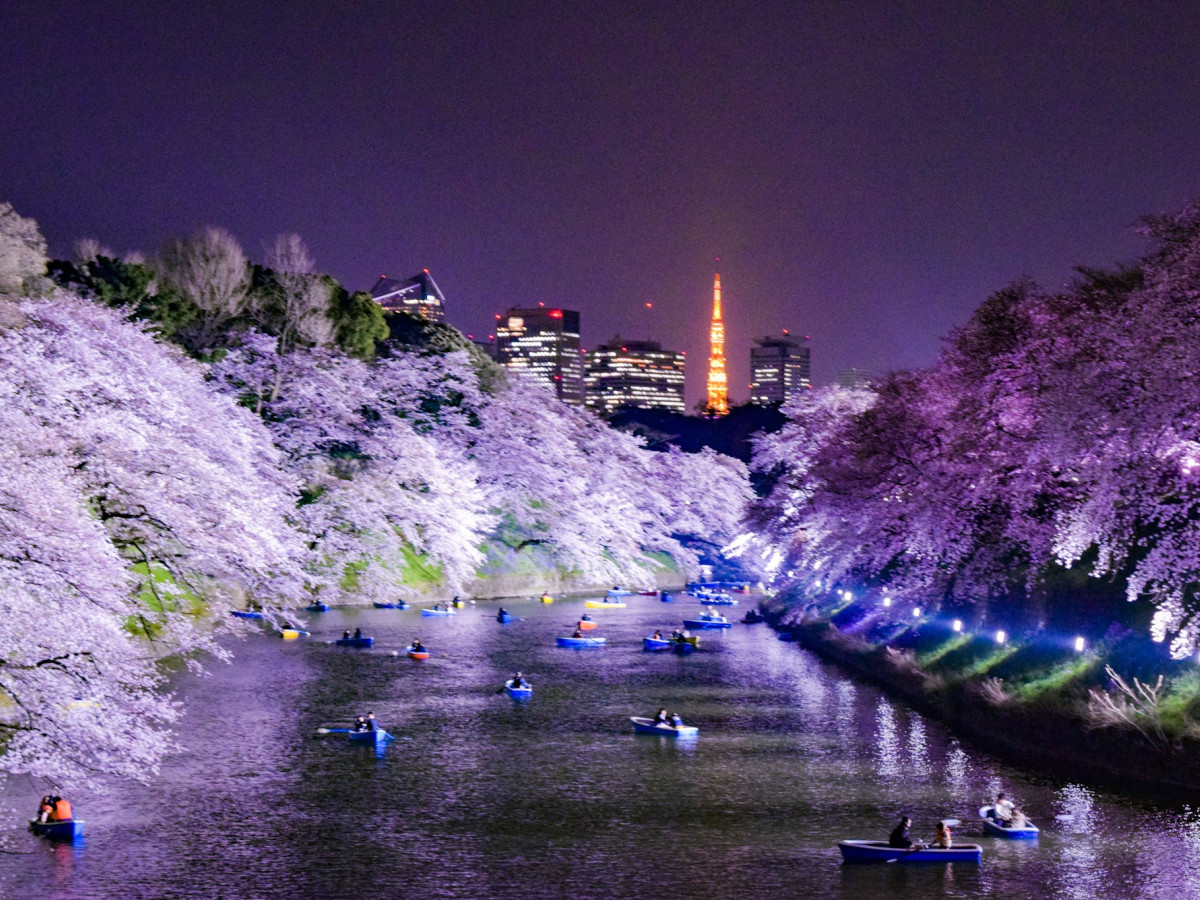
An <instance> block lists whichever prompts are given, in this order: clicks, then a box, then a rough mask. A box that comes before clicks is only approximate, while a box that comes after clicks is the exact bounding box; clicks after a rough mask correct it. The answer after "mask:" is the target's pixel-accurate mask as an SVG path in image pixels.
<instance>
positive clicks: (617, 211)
mask: <svg viewBox="0 0 1200 900" xmlns="http://www.w3.org/2000/svg"><path fill="white" fill-rule="evenodd" d="M256 6H261V7H267V6H268V4H260V5H256V4H248V3H241V2H239V3H208V2H203V0H200V2H193V3H186V4H180V3H161V2H155V3H151V2H145V3H109V2H95V3H80V2H78V0H76V2H70V3H49V2H24V0H16V2H7V3H3V4H0V51H2V52H0V112H2V114H3V116H2V123H3V127H2V128H0V200H7V201H9V202H11V203H12V204H13V205H14V206H15V207H16V208H17V210H18V212H20V213H22V214H23V215H26V216H31V217H33V218H35V219H37V220H38V222H39V224H40V225H41V228H42V231H43V233H44V234H45V235H46V237H47V239H48V240H49V242H50V245H51V250H52V254H54V255H58V256H67V255H69V254H70V251H71V246H72V244H73V243H74V241H75V240H76V239H77V238H80V237H95V238H97V239H99V240H100V241H101V243H103V244H105V245H107V246H110V247H112V248H113V249H114V250H116V251H118V252H124V251H126V250H131V249H139V250H143V251H145V252H147V253H148V254H153V253H154V252H155V251H156V250H157V249H158V248H159V247H161V245H162V244H163V242H164V241H165V240H166V239H167V238H169V237H172V236H175V235H179V234H186V233H188V232H190V231H192V230H193V229H195V228H196V227H197V226H200V225H205V224H213V225H220V226H223V227H225V228H228V229H229V230H230V231H232V232H233V233H234V234H235V235H236V236H237V237H238V239H239V240H240V241H241V242H242V244H243V246H245V248H246V250H247V252H248V254H249V255H250V256H251V257H252V258H254V259H256V260H261V259H262V258H263V256H264V253H263V250H262V248H263V246H264V244H266V243H267V242H269V241H271V240H272V238H273V237H274V235H276V234H278V233H280V232H289V231H295V232H298V233H300V234H301V235H302V236H303V237H304V238H305V239H306V241H307V242H308V244H309V246H310V248H311V250H312V252H313V255H314V256H315V257H316V259H317V261H318V265H319V266H320V268H322V269H323V270H325V271H328V272H330V273H332V274H333V275H335V276H336V277H337V278H338V279H339V280H341V281H342V282H343V283H344V284H345V285H346V286H347V287H350V288H361V289H365V288H369V287H370V286H371V284H372V283H373V282H374V281H375V279H376V277H377V276H378V275H380V274H382V273H387V274H389V275H392V276H397V277H399V276H406V275H411V274H413V273H415V272H417V271H418V270H420V269H421V268H425V267H427V268H429V269H430V270H431V271H432V273H433V275H434V277H435V279H436V280H437V281H438V283H439V285H440V286H441V288H442V290H443V291H444V293H445V294H446V296H447V300H448V318H449V320H450V322H451V323H452V324H454V325H456V326H458V327H459V328H461V329H462V330H464V331H467V332H472V333H474V334H476V335H477V336H480V335H485V334H487V333H488V332H490V331H491V330H492V323H493V321H494V320H493V314H495V313H498V312H501V311H502V310H503V309H505V308H506V307H508V306H519V305H533V304H536V303H537V302H539V301H540V302H544V303H546V304H547V305H562V306H566V307H569V308H575V309H578V310H580V312H581V313H582V319H583V332H584V343H585V346H592V345H595V344H597V343H599V342H600V341H602V340H605V339H607V338H608V337H610V336H611V335H612V334H613V333H614V332H616V331H620V333H621V334H622V335H624V336H625V337H627V338H642V339H647V338H648V339H657V340H661V341H663V342H664V344H665V345H667V346H669V347H672V348H677V349H684V350H686V351H687V353H688V356H689V359H690V364H691V367H692V368H691V371H689V378H688V380H689V401H690V402H695V401H696V400H698V399H699V398H700V397H701V395H702V391H703V375H704V373H703V368H704V365H703V363H704V359H705V356H706V343H705V342H706V336H707V319H708V314H709V309H710V305H711V284H712V273H713V270H714V269H713V266H714V263H713V258H714V257H716V256H719V257H720V258H721V262H720V271H721V276H722V283H723V287H724V300H725V311H726V321H727V323H728V324H727V330H728V343H727V345H726V346H727V353H728V354H729V356H730V363H731V366H730V368H731V379H730V381H731V385H732V388H731V394H732V396H733V397H734V398H735V399H744V398H745V396H746V394H747V391H746V383H747V382H748V379H749V366H748V361H747V358H748V350H749V346H750V343H751V338H752V337H753V336H755V335H759V336H761V335H762V334H765V333H767V332H778V331H779V330H780V329H783V328H788V329H790V330H791V331H792V333H793V334H806V335H810V336H811V338H812V340H811V346H812V353H813V370H814V377H815V380H816V381H817V383H819V384H820V383H827V382H829V381H831V380H832V379H833V377H834V375H835V373H836V372H837V371H838V370H840V369H843V368H847V367H851V366H854V367H858V368H863V369H867V370H869V371H872V372H881V371H884V370H887V369H890V368H907V367H913V366H924V365H928V364H930V363H932V362H933V361H934V359H935V357H936V354H937V352H938V348H939V343H940V339H941V338H942V337H943V336H944V335H945V334H946V333H947V332H948V331H949V330H950V329H951V328H953V327H954V326H955V325H958V324H961V323H962V322H963V321H964V320H965V319H966V317H967V316H968V315H969V313H970V311H971V310H972V309H973V308H974V307H975V306H977V305H978V304H979V303H980V302H981V301H982V300H983V299H984V298H985V297H986V296H987V295H988V294H990V293H992V292H993V291H995V290H997V289H999V288H1001V287H1003V286H1004V285H1005V284H1007V283H1009V282H1010V281H1012V280H1014V279H1016V278H1018V277H1021V276H1023V275H1029V276H1032V277H1033V278H1035V279H1037V280H1038V281H1039V282H1041V283H1042V284H1043V285H1046V286H1050V287H1056V286H1058V285H1061V284H1062V283H1063V282H1064V281H1066V280H1067V279H1069V278H1070V277H1071V272H1072V267H1074V266H1076V265H1080V264H1085V265H1093V266H1107V265H1112V264H1115V263H1118V262H1120V261H1125V260H1130V259H1132V258H1134V257H1135V256H1136V255H1138V254H1139V253H1140V252H1141V251H1142V250H1144V249H1145V244H1144V242H1143V240H1142V239H1141V238H1139V237H1138V236H1137V235H1135V234H1134V233H1133V232H1132V231H1131V230H1130V226H1131V225H1133V224H1134V223H1135V222H1136V220H1137V219H1138V218H1139V217H1140V216H1141V215H1143V214H1145V213H1150V212H1157V211H1163V210H1169V209H1174V208H1177V207H1178V206H1180V205H1181V204H1182V203H1183V202H1185V201H1186V200H1188V199H1190V198H1192V197H1194V196H1198V195H1200V180H1198V179H1197V171H1198V168H1200V3H1192V2H1186V3H1185V2H1180V3H1174V4H1170V3H1134V2H1123V3H1099V2H1097V3H1080V4H1070V3H1053V4H1051V3H1001V2H995V3H985V2H974V0H971V2H968V0H963V2H959V3H936V2H914V3H898V2H878V3H812V4H808V3H800V2H794V3H777V4H772V3H748V4H734V3H730V2H715V3H714V2H707V0H690V2H679V3H676V2H641V3H636V4H623V3H622V4H619V3H609V2H594V3H572V2H546V3H522V2H503V3H499V2H494V3H487V2H474V3H461V4H460V3H445V2H438V3H432V2H431V3H426V4H405V3H370V2H356V3H337V2H323V3H320V4H310V3H291V4H270V5H269V6H272V7H275V9H273V10H266V9H252V7H256ZM285 10H286V11H285ZM647 301H650V302H652V303H653V304H654V308H653V310H650V311H648V310H646V309H645V306H644V304H645V303H646V302H647Z"/></svg>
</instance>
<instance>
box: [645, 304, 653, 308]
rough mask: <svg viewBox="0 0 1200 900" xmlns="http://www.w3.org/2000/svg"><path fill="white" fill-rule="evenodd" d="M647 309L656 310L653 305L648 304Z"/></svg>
mask: <svg viewBox="0 0 1200 900" xmlns="http://www.w3.org/2000/svg"><path fill="white" fill-rule="evenodd" d="M646 309H654V304H653V303H647V304H646Z"/></svg>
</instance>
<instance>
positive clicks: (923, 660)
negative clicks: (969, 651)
mask: <svg viewBox="0 0 1200 900" xmlns="http://www.w3.org/2000/svg"><path fill="white" fill-rule="evenodd" d="M970 641H971V637H970V635H966V634H956V635H954V636H953V637H951V638H949V639H948V640H945V641H943V642H942V643H941V645H939V646H938V647H936V648H934V649H933V650H930V651H928V652H925V653H918V654H917V657H916V659H917V665H919V666H921V667H922V668H924V667H926V666H933V665H936V664H937V663H938V662H939V661H940V660H941V659H942V658H943V657H944V656H946V654H948V653H953V652H954V651H955V650H957V649H958V648H959V647H962V646H964V645H966V644H968V643H970Z"/></svg>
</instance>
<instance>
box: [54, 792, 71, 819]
mask: <svg viewBox="0 0 1200 900" xmlns="http://www.w3.org/2000/svg"><path fill="white" fill-rule="evenodd" d="M50 801H51V802H52V803H53V804H54V809H53V810H51V812H50V817H49V821H51V822H70V821H71V819H73V818H74V817H75V814H74V813H73V812H72V811H71V801H70V800H68V799H67V798H66V797H59V796H58V795H57V794H55V795H54V796H52V797H51V798H50Z"/></svg>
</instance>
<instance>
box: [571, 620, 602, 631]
mask: <svg viewBox="0 0 1200 900" xmlns="http://www.w3.org/2000/svg"><path fill="white" fill-rule="evenodd" d="M576 627H577V628H579V630H580V631H591V630H592V629H593V628H599V627H600V623H599V622H585V621H579V622H577V623H576Z"/></svg>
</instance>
